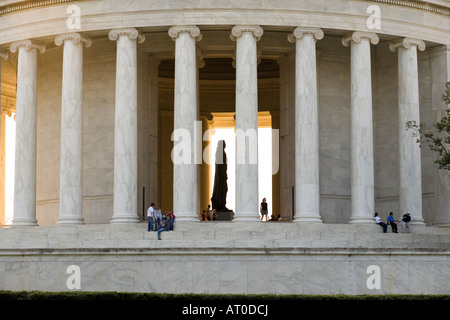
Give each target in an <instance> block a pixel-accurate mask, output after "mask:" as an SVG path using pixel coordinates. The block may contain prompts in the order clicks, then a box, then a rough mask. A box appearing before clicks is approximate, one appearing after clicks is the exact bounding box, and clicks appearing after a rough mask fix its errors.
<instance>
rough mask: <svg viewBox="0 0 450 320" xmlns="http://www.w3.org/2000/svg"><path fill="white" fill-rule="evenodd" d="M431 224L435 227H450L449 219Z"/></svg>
mask: <svg viewBox="0 0 450 320" xmlns="http://www.w3.org/2000/svg"><path fill="white" fill-rule="evenodd" d="M431 225H432V226H433V227H437V228H449V227H450V221H442V222H433V223H432V224H431Z"/></svg>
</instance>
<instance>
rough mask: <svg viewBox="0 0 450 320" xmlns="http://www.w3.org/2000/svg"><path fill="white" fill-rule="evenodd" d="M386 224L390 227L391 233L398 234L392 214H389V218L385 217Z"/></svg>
mask: <svg viewBox="0 0 450 320" xmlns="http://www.w3.org/2000/svg"><path fill="white" fill-rule="evenodd" d="M387 224H388V225H390V226H391V228H392V232H393V233H398V232H397V224H396V223H395V219H394V214H393V213H392V212H390V213H389V216H388V217H387Z"/></svg>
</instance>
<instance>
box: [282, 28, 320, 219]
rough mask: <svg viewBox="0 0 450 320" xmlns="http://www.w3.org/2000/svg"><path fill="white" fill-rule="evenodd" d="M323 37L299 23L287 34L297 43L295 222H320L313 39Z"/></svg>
mask: <svg viewBox="0 0 450 320" xmlns="http://www.w3.org/2000/svg"><path fill="white" fill-rule="evenodd" d="M322 38H323V31H322V30H321V29H318V28H301V27H298V28H296V29H295V30H294V32H293V33H292V34H290V35H289V36H288V40H289V41H290V42H292V43H295V44H296V51H295V215H294V222H322V219H321V218H320V190H319V117H318V107H317V76H316V39H322Z"/></svg>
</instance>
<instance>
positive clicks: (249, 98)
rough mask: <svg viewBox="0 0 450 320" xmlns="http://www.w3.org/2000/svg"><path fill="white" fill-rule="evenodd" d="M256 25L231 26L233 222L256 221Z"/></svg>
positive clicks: (258, 201) (259, 30) (257, 200)
mask: <svg viewBox="0 0 450 320" xmlns="http://www.w3.org/2000/svg"><path fill="white" fill-rule="evenodd" d="M262 35H263V29H262V28H261V27H260V26H235V27H233V29H232V30H231V39H232V40H234V41H236V190H235V191H236V211H235V215H234V221H258V219H259V205H260V202H261V200H262V199H258V78H257V66H258V65H257V63H258V56H257V55H258V54H257V48H256V42H257V41H258V40H259V39H260V38H261V36H262Z"/></svg>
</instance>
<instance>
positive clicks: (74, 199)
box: [55, 33, 91, 224]
mask: <svg viewBox="0 0 450 320" xmlns="http://www.w3.org/2000/svg"><path fill="white" fill-rule="evenodd" d="M63 43H64V52H63V76H62V99H61V152H60V180H59V181H60V184H59V193H60V200H59V218H58V222H57V224H82V223H83V44H85V45H86V46H87V47H89V46H90V45H91V40H90V39H89V38H87V37H84V36H82V35H80V34H79V33H69V34H63V35H58V36H56V38H55V44H56V45H57V46H60V45H62V44H63Z"/></svg>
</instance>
